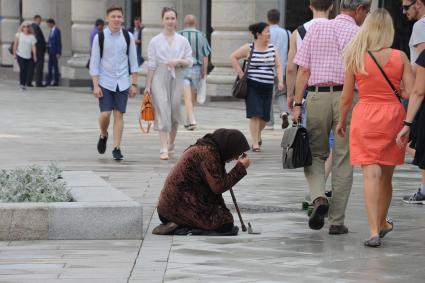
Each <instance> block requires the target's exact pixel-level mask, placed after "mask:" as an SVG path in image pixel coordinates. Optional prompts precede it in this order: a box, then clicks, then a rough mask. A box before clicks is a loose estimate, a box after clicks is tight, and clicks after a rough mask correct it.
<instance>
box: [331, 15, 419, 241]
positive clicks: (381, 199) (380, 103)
mask: <svg viewBox="0 0 425 283" xmlns="http://www.w3.org/2000/svg"><path fill="white" fill-rule="evenodd" d="M393 39H394V28H393V22H392V18H391V16H390V15H389V13H388V12H387V11H386V10H384V9H378V10H375V11H374V12H373V13H372V14H370V15H369V16H368V17H367V18H366V21H365V22H364V24H363V26H362V27H361V29H360V31H359V33H358V34H357V35H356V37H355V38H353V40H352V41H351V42H350V44H349V45H348V46H347V48H346V50H345V67H346V74H345V82H344V90H343V93H342V96H341V102H340V103H341V105H340V113H341V114H340V115H341V116H340V118H339V123H338V125H337V129H336V131H337V134H338V135H340V136H344V135H345V129H346V128H345V121H346V117H347V112H348V110H349V108H350V105H351V102H352V100H353V95H354V88H355V84H356V83H357V87H358V91H359V102H358V103H357V105H356V106H355V107H354V109H353V114H352V120H351V126H350V160H351V164H352V165H360V166H361V167H362V171H363V177H364V198H365V206H366V210H367V215H368V221H369V230H370V237H369V238H368V239H367V240H366V241H365V242H364V245H365V246H369V247H378V246H380V245H381V242H382V240H381V239H382V238H383V237H384V236H385V235H386V234H387V233H388V232H390V231H392V229H393V223H392V222H391V221H389V220H388V219H387V213H388V208H389V206H390V203H391V197H392V176H393V173H394V168H395V166H396V165H400V164H403V163H404V151H405V147H400V146H398V145H397V143H396V137H397V134H398V132H399V131H400V129H401V128H402V127H403V123H404V122H403V120H404V119H405V116H406V113H405V110H404V108H403V106H402V104H401V103H400V101H399V98H398V94H397V93H396V92H394V91H393V90H392V87H391V85H390V84H389V82H387V81H386V79H385V77H384V75H383V73H382V72H381V71H380V69H379V67H378V65H377V64H379V65H380V66H381V67H382V69H383V71H384V72H385V73H386V75H387V76H388V78H389V80H390V81H391V83H392V84H393V86H394V87H395V88H396V89H397V92H398V93H401V91H400V85H401V83H402V82H403V85H404V91H403V93H401V95H402V96H403V97H404V98H408V94H409V93H410V89H411V86H412V85H413V80H414V79H413V73H412V70H411V67H410V63H409V60H408V58H407V56H406V55H405V54H404V53H403V52H402V51H398V50H394V49H391V48H390V46H391V45H392V42H393ZM368 52H370V53H368ZM372 57H374V58H375V59H376V62H374V59H373V58H372Z"/></svg>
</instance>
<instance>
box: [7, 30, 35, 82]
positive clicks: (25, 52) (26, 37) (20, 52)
mask: <svg viewBox="0 0 425 283" xmlns="http://www.w3.org/2000/svg"><path fill="white" fill-rule="evenodd" d="M36 43H37V40H36V39H35V36H34V33H33V30H32V28H31V23H30V22H23V23H22V24H21V26H20V27H19V31H18V32H17V33H16V35H15V39H14V42H13V58H14V59H15V60H17V61H18V65H19V84H20V86H21V88H22V89H23V90H25V89H26V86H27V85H29V84H31V79H30V78H29V77H28V72H29V69H30V67H31V64H33V61H34V63H35V62H36V60H37V56H36V48H35V44H36Z"/></svg>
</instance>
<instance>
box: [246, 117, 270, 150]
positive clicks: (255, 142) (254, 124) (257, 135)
mask: <svg viewBox="0 0 425 283" xmlns="http://www.w3.org/2000/svg"><path fill="white" fill-rule="evenodd" d="M265 126H266V121H264V120H263V119H261V118H259V117H252V118H251V119H249V131H250V133H251V140H252V147H253V148H254V149H256V148H260V145H259V142H260V140H261V131H262V130H264V127H265Z"/></svg>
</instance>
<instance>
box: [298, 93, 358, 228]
mask: <svg viewBox="0 0 425 283" xmlns="http://www.w3.org/2000/svg"><path fill="white" fill-rule="evenodd" d="M341 93H342V92H309V93H308V95H307V131H308V135H309V140H310V148H311V153H312V157H313V163H312V165H311V166H309V167H305V168H304V173H305V176H306V178H307V182H308V186H309V189H310V196H311V199H312V200H314V199H316V198H318V197H325V186H326V184H325V161H326V159H327V158H328V156H329V152H330V149H329V134H330V131H331V129H332V130H333V132H334V137H335V139H334V147H333V151H332V155H333V161H332V198H331V200H330V209H329V223H330V224H331V225H342V224H344V218H345V209H346V207H347V203H348V198H349V196H350V192H351V187H352V184H353V167H352V166H351V165H350V155H349V144H348V136H349V132H350V122H351V112H352V107H351V109H350V111H349V114H348V116H347V127H346V136H345V137H344V138H341V137H340V136H338V135H337V134H336V131H335V130H336V126H337V124H338V120H339V103H340V97H341ZM355 96H356V99H354V100H355V101H353V105H354V104H355V102H356V101H357V94H356V95H355Z"/></svg>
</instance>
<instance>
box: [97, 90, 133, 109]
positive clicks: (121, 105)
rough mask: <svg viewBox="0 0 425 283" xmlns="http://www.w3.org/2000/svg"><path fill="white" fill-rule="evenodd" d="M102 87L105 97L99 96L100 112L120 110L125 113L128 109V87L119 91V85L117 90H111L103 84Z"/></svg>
mask: <svg viewBox="0 0 425 283" xmlns="http://www.w3.org/2000/svg"><path fill="white" fill-rule="evenodd" d="M100 88H101V89H102V93H103V97H101V98H99V108H100V112H111V111H112V110H118V111H119V112H121V113H125V110H126V109H127V100H128V89H126V90H123V91H119V89H118V87H117V90H116V91H110V90H109V89H106V88H104V87H102V86H101V87H100Z"/></svg>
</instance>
